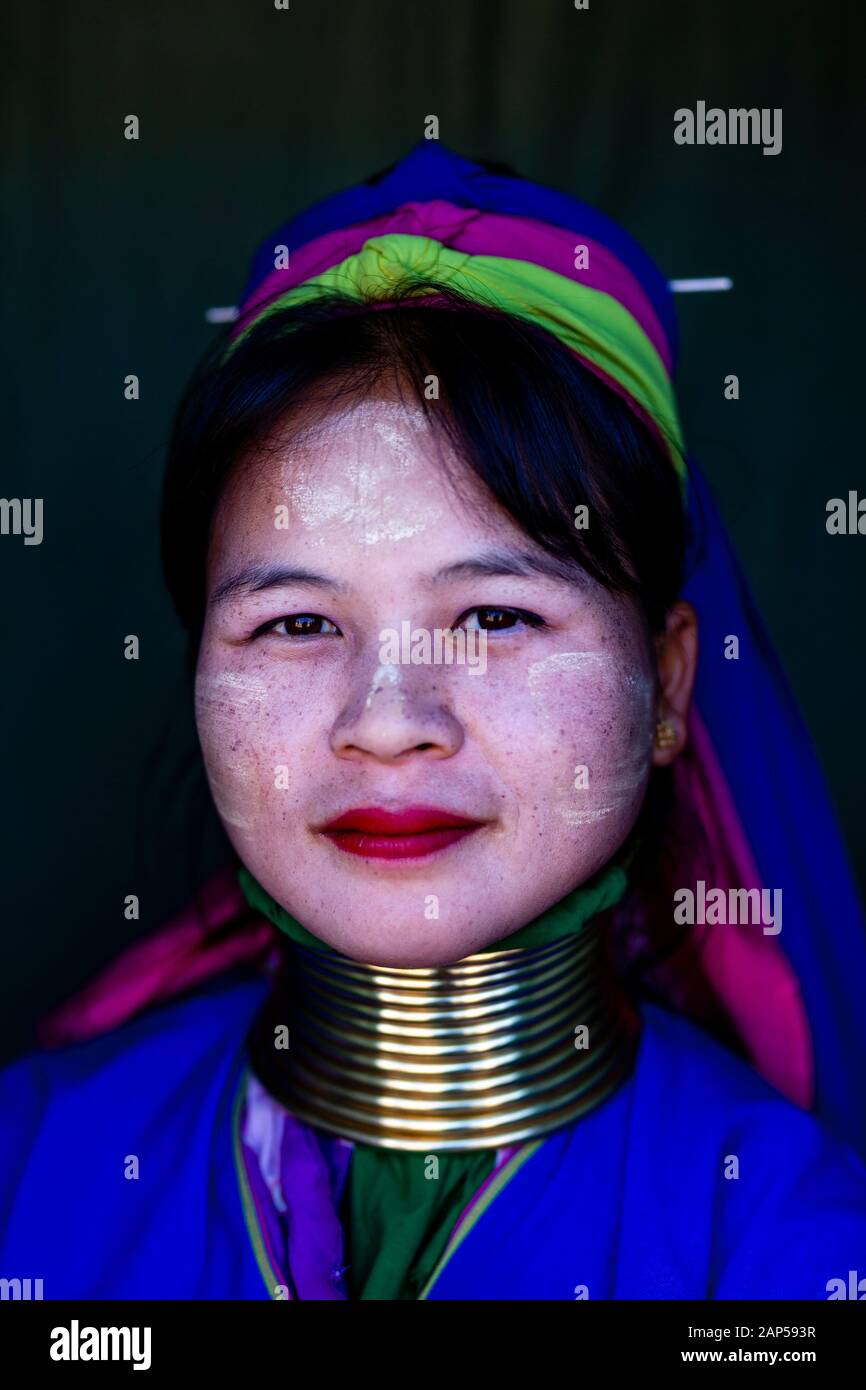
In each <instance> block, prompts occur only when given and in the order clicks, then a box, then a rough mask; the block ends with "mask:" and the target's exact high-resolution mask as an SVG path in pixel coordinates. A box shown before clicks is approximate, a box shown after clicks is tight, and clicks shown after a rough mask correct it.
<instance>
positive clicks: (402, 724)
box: [2, 143, 866, 1299]
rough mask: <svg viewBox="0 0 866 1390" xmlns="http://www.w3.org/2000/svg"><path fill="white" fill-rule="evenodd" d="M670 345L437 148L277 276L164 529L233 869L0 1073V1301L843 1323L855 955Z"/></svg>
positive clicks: (850, 912)
mask: <svg viewBox="0 0 866 1390" xmlns="http://www.w3.org/2000/svg"><path fill="white" fill-rule="evenodd" d="M675 354H676V330H675V323H674V319H673V314H672V309H671V299H670V295H669V293H668V289H667V286H666V284H665V282H664V281H663V279H662V278H661V276H660V275H659V273H658V271H657V270H656V269H655V268H654V267H653V266H652V264H651V263H650V262H649V261H648V260H647V258H646V257H645V255H644V254H643V252H642V251H641V250H640V249H639V248H638V247H637V246H636V245H635V244H634V243H633V242H632V241H631V240H630V239H629V238H628V237H627V236H626V235H625V234H624V233H623V232H622V231H621V230H620V229H619V228H617V227H615V226H614V225H613V224H611V223H609V222H608V221H607V219H605V218H602V217H600V215H599V214H597V213H595V212H593V211H592V210H591V209H588V208H586V207H584V206H583V205H582V204H579V203H576V202H575V201H574V200H572V199H569V198H566V197H565V196H564V195H559V194H555V193H552V192H551V191H549V190H546V189H542V188H539V187H537V186H536V185H533V184H531V183H528V182H526V181H524V180H521V179H518V178H516V177H514V176H513V175H511V174H508V173H502V172H501V171H497V170H495V169H493V168H492V167H490V166H480V165H475V164H472V163H471V162H469V161H466V160H463V159H460V158H458V157H457V156H454V155H452V154H450V153H449V152H448V151H446V150H444V149H442V147H441V146H439V145H437V144H435V143H422V144H421V145H420V146H419V147H418V148H417V149H416V150H414V151H413V152H412V153H411V154H410V155H409V156H408V158H407V159H405V160H403V161H402V162H401V163H400V164H398V165H397V166H395V167H394V168H393V169H391V170H389V171H386V172H385V174H384V175H380V176H379V177H378V178H374V179H372V180H370V181H368V182H367V183H366V184H363V185H361V186H360V187H359V188H356V189H352V190H349V191H348V192H346V193H344V194H341V195H338V196H337V197H336V198H332V199H329V200H326V202H324V203H322V204H319V205H317V206H316V207H315V208H313V209H311V210H309V211H308V212H306V213H305V214H302V215H301V216H300V217H298V218H296V219H295V220H294V221H293V222H292V223H290V224H289V225H288V227H286V228H283V229H281V230H280V232H278V233H277V234H276V235H275V236H274V237H273V238H271V239H269V241H268V242H267V243H266V245H265V247H264V248H263V250H262V252H261V253H260V255H259V257H258V258H257V260H256V263H255V265H254V269H253V276H252V281H251V284H250V286H249V287H248V290H247V293H246V295H245V297H244V301H243V305H242V307H241V310H240V314H239V318H238V322H237V323H236V324H235V325H234V327H233V328H232V329H231V331H230V333H229V335H228V337H227V338H226V339H225V340H223V341H221V342H220V343H219V344H218V346H217V349H216V351H215V352H214V353H213V354H212V355H211V356H210V357H209V359H208V361H207V362H206V363H205V364H204V366H203V367H202V369H201V370H200V371H199V373H198V374H197V376H196V378H195V379H194V381H193V383H192V385H191V386H190V388H189V390H188V392H187V395H186V397H185V399H184V402H183V404H182V406H181V409H180V412H179V415H178V419H177V423H176V427H175V433H174V438H173V441H172V447H171V454H170V458H169V465H168V473H167V478H166V486H165V495H164V509H163V556H164V562H165V570H166V575H167V580H168V584H169V588H170V590H171V593H172V596H173V599H174V602H175V605H176V607H177V610H178V613H179V616H180V618H181V620H182V622H183V624H184V625H185V627H186V629H187V631H188V632H189V634H190V639H191V653H192V657H193V662H194V666H195V695H196V715H197V723H198V730H199V736H200V741H201V746H202V752H203V756H204V762H205V766H206V770H207V774H208V779H209V783H210V787H211V791H212V794H213V798H214V802H215V805H216V807H217V810H218V812H219V815H220V817H221V819H222V822H223V825H224V826H225V829H226V831H227V834H228V836H229V839H230V840H231V842H232V845H233V847H234V849H235V851H236V854H237V865H236V870H237V874H235V869H232V870H231V872H230V873H228V874H226V875H222V876H221V877H220V878H219V879H218V880H217V881H216V882H215V883H213V884H211V885H209V886H208V888H207V890H206V892H205V893H204V895H203V899H202V902H201V904H199V905H198V907H197V908H196V909H195V910H194V911H193V912H191V913H190V914H189V916H188V917H186V918H184V919H183V920H182V921H180V922H178V923H175V924H173V925H172V926H171V927H170V928H169V929H167V930H166V931H164V932H163V933H161V934H159V935H158V936H157V937H156V938H155V939H154V940H151V941H150V942H147V943H145V944H143V945H141V946H139V947H137V948H135V949H134V950H133V951H131V952H129V953H128V954H127V956H126V957H124V958H123V959H122V960H121V961H120V962H118V963H117V964H116V965H115V966H114V967H112V968H111V969H110V970H109V971H108V972H107V973H106V974H105V976H104V977H103V978H102V980H101V981H99V982H97V984H96V985H95V986H94V987H93V988H92V989H91V990H90V991H88V992H86V993H85V995H84V996H82V997H81V998H80V999H79V1000H76V1001H73V1003H72V1004H71V1005H70V1006H68V1007H67V1008H66V1009H65V1010H62V1011H61V1012H60V1014H59V1015H57V1016H56V1017H55V1018H54V1019H53V1020H50V1021H49V1023H48V1024H47V1026H46V1028H45V1030H44V1039H45V1042H46V1044H47V1046H48V1047H50V1048H51V1049H52V1050H45V1051H43V1052H42V1053H40V1054H35V1055H33V1056H31V1057H28V1058H25V1059H24V1060H23V1061H21V1062H19V1063H17V1064H15V1065H13V1066H12V1067H10V1068H9V1069H8V1070H7V1072H6V1073H5V1074H4V1078H3V1099H4V1101H5V1111H4V1113H6V1114H7V1115H9V1114H14V1115H15V1116H16V1117H17V1123H16V1130H15V1134H14V1136H13V1139H12V1141H11V1142H8V1141H7V1144H6V1146H5V1147H6V1154H5V1158H6V1163H5V1165H4V1167H5V1175H4V1179H3V1188H2V1191H3V1203H4V1209H5V1211H6V1218H5V1221H4V1229H5V1236H4V1244H3V1256H2V1261H3V1270H2V1272H3V1273H4V1274H6V1275H7V1276H8V1275H11V1274H13V1273H14V1272H15V1270H18V1269H20V1270H21V1271H22V1272H26V1271H28V1270H30V1271H34V1272H36V1271H38V1272H39V1274H40V1277H43V1279H44V1288H45V1296H46V1297H62V1296H77V1297H78V1296H91V1297H121V1298H131V1297H139V1296H143V1297H170V1298H262V1297H267V1298H285V1299H298V1298H299V1299H316V1298H324V1299H345V1298H350V1299H359V1298H360V1299H415V1298H457V1299H474V1298H495V1299H499V1298H502V1299H505V1298H544V1299H548V1298H549V1299H563V1298H565V1299H571V1298H616V1299H622V1298H648V1299H660V1298H663V1299H678V1298H705V1299H727V1298H737V1297H745V1298H761V1299H766V1298H773V1297H781V1298H799V1297H804V1298H811V1299H820V1298H827V1297H836V1296H857V1295H856V1293H855V1294H853V1295H851V1294H850V1293H842V1294H840V1293H839V1292H838V1290H839V1288H841V1287H842V1285H843V1284H844V1287H845V1288H846V1289H848V1288H849V1287H850V1280H849V1272H850V1271H851V1270H855V1271H856V1270H858V1269H859V1268H862V1265H863V1261H864V1255H866V1171H864V1168H863V1166H862V1162H861V1159H860V1158H859V1157H858V1156H856V1154H855V1149H856V1148H857V1147H860V1148H861V1151H862V1148H863V1147H866V1143H864V1134H863V1131H862V1128H861V1127H860V1126H861V1124H862V1111H863V1107H862V1106H857V1104H856V1097H857V1091H858V1085H859V1086H860V1087H862V1082H860V1083H858V1081H857V1080H856V1074H857V1071H858V1068H859V1064H860V1057H861V1055H862V1052H861V1049H862V1043H863V1024H862V1022H861V1021H860V1011H859V1009H858V1007H857V1004H858V997H859V992H860V987H861V986H862V984H863V981H864V979H866V969H864V948H863V938H862V930H861V923H860V919H859V916H858V913H857V909H856V906H855V902H854V896H853V891H852V889H851V885H850V879H849V877H848V873H847V869H846V867H845V864H844V859H843V856H842V852H841V848H840V845H839V839H838V835H837V833H836V831H835V828H834V826H833V822H832V817H831V815H830V813H829V810H828V808H827V805H826V798H825V794H824V791H823V787H822V785H821V782H820V778H819V775H818V773H817V771H816V770H815V768H814V764H813V761H812V760H811V755H810V754H809V752H808V747H807V745H806V744H805V742H804V735H803V733H802V730H801V728H800V726H799V723H798V721H797V716H796V714H795V712H794V711H793V709H792V707H791V704H790V700H789V697H788V695H787V692H786V690H785V687H784V684H783V681H782V678H781V676H780V674H779V672H778V670H777V668H776V667H775V665H774V661H773V658H772V654H771V653H770V651H769V648H768V646H767V645H766V639H765V638H764V637H763V634H762V632H761V629H760V626H759V623H758V621H757V619H756V617H755V615H754V613H753V611H752V610H751V608H750V601H749V599H748V595H747V594H746V592H745V590H744V587H743V586H742V583H741V580H740V578H739V575H738V572H737V570H736V565H735V562H734V560H733V558H732V556H731V553H730V551H729V550H728V549H727V547H726V544H725V540H724V533H723V530H722V528H721V523H720V522H719V520H718V518H717V516H716V514H715V512H714V509H713V506H712V502H711V500H710V498H709V495H708V493H707V490H706V487H705V484H704V483H703V481H702V479H701V478H700V475H699V473H698V472H697V470H696V469H695V467H694V465H691V466H687V465H686V461H685V455H684V450H683V444H682V439H681V435H680V429H679V424H678V419H677V411H676V405H675V400H674V396H673V391H672V387H671V372H672V369H673V364H674V359H675ZM689 600H691V601H689ZM699 620H700V622H701V624H702V627H703V637H702V654H701V658H700V662H699V659H698V636H697V634H698V621H699ZM732 638H736V642H735V643H732V641H731V639H732ZM695 691H696V694H697V702H695V700H694V699H693V694H694V693H695ZM792 760H793V762H792ZM795 775H796V777H797V779H798V782H797V786H798V788H799V792H798V795H799V798H800V800H799V803H798V804H799V805H800V806H802V805H803V804H807V805H808V807H809V814H808V816H802V817H801V818H800V819H796V818H794V816H793V814H792V801H791V797H790V795H789V783H788V780H787V779H789V778H792V777H794V776H795ZM804 799H805V800H804ZM819 875H820V878H819ZM816 890H817V891H816ZM241 894H242V897H241ZM783 902H784V915H783V913H782V903H783ZM713 1035H714V1036H713ZM60 1044H65V1046H62V1047H61V1046H60ZM814 1109H818V1110H819V1111H820V1116H821V1119H820V1120H819V1119H817V1118H816V1117H815V1116H814V1115H813V1114H810V1113H809V1111H810V1110H814ZM858 1111H859V1114H858ZM832 1131H835V1133H833V1132H832ZM58 1150H61V1151H62V1159H61V1160H58ZM49 1181H50V1183H51V1185H52V1190H53V1192H54V1194H55V1201H54V1203H53V1204H52V1210H53V1211H56V1210H58V1207H59V1208H60V1209H62V1211H63V1213H64V1219H63V1221H62V1222H59V1221H56V1220H54V1219H53V1217H49V1216H48V1214H47V1213H46V1211H45V1207H44V1193H45V1190H46V1185H47V1183H48V1182H49ZM864 1272H866V1271H864ZM855 1282H856V1281H855Z"/></svg>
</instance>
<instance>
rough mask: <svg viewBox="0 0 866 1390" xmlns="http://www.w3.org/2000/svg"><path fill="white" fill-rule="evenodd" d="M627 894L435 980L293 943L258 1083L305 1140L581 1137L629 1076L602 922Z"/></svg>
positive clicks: (590, 888)
mask: <svg viewBox="0 0 866 1390" xmlns="http://www.w3.org/2000/svg"><path fill="white" fill-rule="evenodd" d="M602 872H603V874H605V872H606V871H602ZM616 872H617V873H618V874H620V875H621V873H622V871H621V870H617V871H616ZM247 879H248V882H246V883H244V890H245V892H247V896H248V897H251V896H252V895H251V893H250V892H249V891H248V890H249V887H250V882H251V883H252V884H253V885H254V887H255V889H256V890H257V893H256V895H255V896H256V902H255V905H256V906H257V907H259V909H260V910H261V909H262V907H263V906H264V903H263V901H262V899H263V897H264V898H267V895H265V894H264V893H263V890H262V889H261V888H260V887H259V885H257V884H255V881H254V880H251V881H250V880H249V877H248V876H247ZM242 881H243V875H242ZM623 889H624V881H622V882H620V881H619V879H617V880H616V882H615V883H614V881H613V880H612V879H611V876H610V873H607V877H606V878H605V879H604V882H603V883H600V880H599V876H597V877H596V880H594V881H593V882H592V884H591V885H584V886H583V887H582V888H579V889H577V890H575V893H573V894H569V895H568V897H567V898H565V899H563V901H562V902H561V903H559V904H556V905H555V907H554V908H552V909H550V910H549V913H545V914H542V916H541V917H540V918H537V919H536V920H535V921H534V922H533V923H531V924H528V926H527V927H525V928H522V929H521V931H520V932H519V933H515V934H514V936H512V937H509V938H507V942H508V943H510V942H511V941H514V940H517V939H518V938H519V939H520V940H521V941H531V942H532V943H533V944H530V945H516V946H511V945H508V944H506V946H505V948H502V947H501V944H500V947H499V948H498V949H497V948H496V947H493V948H488V949H486V950H484V951H481V952H479V953H478V954H476V955H471V956H467V957H465V958H464V959H463V960H459V961H457V962H455V963H454V964H451V965H442V966H434V967H429V968H417V967H416V968H399V967H392V966H379V965H367V964H364V963H362V962H358V961H354V960H350V959H349V958H348V957H346V956H343V955H341V954H339V953H338V952H336V951H332V950H327V949H326V950H322V949H314V948H311V947H310V946H309V945H307V944H303V943H302V941H301V940H300V939H296V935H297V934H296V933H294V932H293V933H292V934H291V936H290V937H289V939H288V940H287V942H286V950H285V953H284V958H283V966H282V969H281V970H280V972H279V973H278V976H277V978H276V981H275V988H274V990H273V992H272V995H271V997H270V999H269V1000H268V1002H267V1004H266V1006H265V1007H264V1009H263V1010H262V1012H261V1013H260V1014H259V1016H258V1018H257V1019H256V1022H255V1024H254V1026H253V1029H252V1031H251V1033H250V1036H249V1039H248V1043H249V1054H250V1061H251V1064H252V1067H253V1070H254V1071H255V1072H256V1074H257V1075H258V1077H259V1079H260V1080H261V1081H262V1083H263V1084H264V1085H265V1086H266V1087H267V1088H268V1089H269V1090H270V1091H271V1092H272V1094H274V1095H275V1096H276V1097H277V1099H279V1100H280V1101H281V1102H282V1103H283V1104H284V1105H285V1106H286V1108H287V1109H289V1110H290V1111H291V1112H292V1113H293V1114H295V1115H297V1116H298V1117H299V1118H300V1119H302V1120H304V1121H305V1122H307V1123H308V1124H311V1125H313V1126H315V1127H316V1128H319V1129H323V1130H326V1131H328V1132H330V1133H333V1134H339V1135H342V1136H343V1137H345V1138H348V1139H353V1140H355V1141H357V1142H360V1143H364V1144H370V1145H374V1146H379V1147H382V1148H395V1149H407V1150H423V1151H427V1150H429V1149H434V1150H440V1151H441V1150H467V1149H478V1148H493V1147H497V1148H498V1147H500V1146H505V1145H510V1144H515V1143H521V1142H524V1141H526V1140H529V1139H532V1138H535V1137H538V1136H540V1135H543V1134H547V1133H549V1132H550V1131H552V1130H554V1129H557V1128H559V1127H560V1126H562V1125H565V1124H568V1123H570V1122H573V1121H574V1120H576V1119H578V1118H579V1117H580V1116H581V1115H583V1114H586V1113H587V1112H588V1111H590V1110H592V1109H594V1108H595V1107H596V1106H597V1105H599V1104H601V1102H602V1101H604V1100H605V1099H606V1098H607V1097H608V1096H609V1095H611V1094H612V1092H613V1091H614V1090H615V1089H616V1088H617V1087H618V1086H619V1084H620V1083H621V1082H622V1080H624V1078H625V1076H626V1075H627V1074H628V1071H629V1070H630V1069H631V1066H632V1063H633V1060H634V1051H635V1045H636V1041H637V1031H638V1022H637V1018H636V1015H635V1013H634V1011H633V1009H632V1008H631V1006H630V1005H629V1003H628V1001H627V999H626V997H625V995H624V994H623V992H622V990H621V989H620V988H619V987H618V985H617V983H616V980H615V978H614V976H613V974H612V972H611V971H610V969H609V966H608V963H607V959H606V953H605V951H604V940H603V928H602V918H601V916H600V915H599V912H598V910H597V905H598V903H599V902H601V903H602V904H603V905H604V906H605V907H607V906H611V905H612V902H611V901H609V900H610V899H611V898H613V899H614V900H616V899H617V898H618V897H621V896H622V891H623ZM269 901H272V900H269ZM274 908H275V909H276V913H277V914H280V917H281V921H280V922H279V924H280V925H282V927H283V930H286V926H285V919H286V917H287V914H285V913H284V912H283V910H282V909H281V908H279V906H278V905H277V904H274ZM593 909H594V910H595V915H589V914H590V911H591V910H593ZM267 915H268V916H271V917H272V920H277V918H276V915H274V914H272V913H271V912H268V914H267ZM289 920H291V921H294V919H289ZM569 920H570V923H571V930H570V931H568V932H567V933H566V934H563V924H564V922H568V921H569ZM545 938H546V939H545Z"/></svg>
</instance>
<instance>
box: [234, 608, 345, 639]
mask: <svg viewBox="0 0 866 1390" xmlns="http://www.w3.org/2000/svg"><path fill="white" fill-rule="evenodd" d="M268 633H273V634H274V636H275V637H322V636H328V637H329V636H330V635H331V634H332V633H339V628H338V627H337V626H336V624H335V623H332V622H330V621H329V619H328V618H323V617H322V616H321V614H319V613H291V614H289V615H288V616H287V617H284V618H276V619H274V621H273V622H270V623H265V624H264V625H263V626H262V627H260V628H258V629H257V630H256V631H255V632H254V633H253V636H254V637H263V636H266V635H267V634H268Z"/></svg>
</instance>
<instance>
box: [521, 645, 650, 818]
mask: <svg viewBox="0 0 866 1390" xmlns="http://www.w3.org/2000/svg"><path fill="white" fill-rule="evenodd" d="M654 693H655V681H654V677H653V676H652V675H651V674H650V673H649V672H648V670H647V669H645V666H644V664H642V663H641V662H640V661H634V662H630V661H629V660H628V659H623V658H621V657H619V656H614V655H612V654H608V653H606V652H597V651H593V652H580V651H576V652H560V653H557V654H556V655H554V656H551V657H547V658H545V659H544V660H542V661H538V662H534V663H532V664H531V665H530V666H529V667H528V669H527V671H526V673H525V676H524V681H523V688H522V691H521V692H520V697H519V699H518V692H517V691H515V706H518V705H519V709H520V714H519V716H516V718H517V720H518V722H519V724H520V725H521V728H520V729H519V730H515V732H516V733H519V735H520V736H519V737H517V738H516V739H515V740H514V743H515V753H514V755H513V756H512V757H510V758H509V768H510V778H511V780H512V784H513V786H514V790H515V792H516V793H517V795H518V796H519V797H520V800H521V804H522V806H523V807H524V809H528V808H529V807H530V806H531V807H532V812H533V819H534V821H535V823H536V825H537V826H539V827H541V826H542V825H543V827H544V832H545V834H548V835H551V834H559V835H562V834H563V832H565V839H566V840H568V841H572V842H573V838H574V837H573V834H570V833H569V832H571V831H573V830H579V831H580V832H581V836H582V837H583V838H584V839H586V838H587V837H589V838H590V839H598V840H599V843H601V842H602V841H607V840H609V839H611V838H617V837H621V836H622V835H623V834H624V833H626V832H627V830H628V829H629V828H630V827H631V824H632V823H633V821H634V818H635V816H636V815H637V811H638V809H639V808H640V804H641V801H642V799H643V794H644V791H645V789H646V784H647V780H648V778H649V773H650V767H651V757H652V730H653V720H654V713H653V711H654Z"/></svg>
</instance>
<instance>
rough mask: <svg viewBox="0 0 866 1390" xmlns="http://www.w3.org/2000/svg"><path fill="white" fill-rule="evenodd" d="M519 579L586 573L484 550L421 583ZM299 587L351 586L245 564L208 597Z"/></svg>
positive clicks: (520, 553)
mask: <svg viewBox="0 0 866 1390" xmlns="http://www.w3.org/2000/svg"><path fill="white" fill-rule="evenodd" d="M503 576H505V577H507V576H511V577H517V578H522V579H527V578H534V577H540V578H545V579H555V580H558V581H559V582H560V583H563V582H564V583H568V584H580V583H581V582H584V581H585V580H586V571H585V570H583V569H582V568H581V566H580V565H579V564H578V562H577V561H574V560H569V559H568V558H567V557H565V556H563V557H562V558H560V557H558V556H556V555H553V554H550V553H547V552H544V551H540V552H538V553H537V554H536V553H533V552H532V551H528V550H512V549H510V548H509V549H505V550H486V551H484V552H483V553H482V554H480V555H473V556H472V557H471V558H469V559H466V560H456V561H455V562H454V563H453V564H450V565H444V566H443V567H442V568H441V569H438V570H436V571H434V572H433V573H432V574H427V575H423V576H422V577H421V583H422V584H424V585H426V586H428V587H433V586H435V585H439V584H447V583H449V582H450V581H453V580H455V579H492V578H501V577H503ZM293 586H295V587H297V586H303V587H307V588H312V589H327V590H329V591H330V592H331V593H339V594H348V593H351V590H352V586H351V584H346V583H345V582H343V581H342V580H339V579H335V578H334V577H333V576H332V575H327V574H317V573H316V572H315V571H314V570H308V569H305V568H303V567H299V566H295V565H293V566H285V565H264V564H253V565H245V566H244V567H243V569H240V570H237V571H236V572H235V573H234V574H232V575H229V577H228V578H227V579H224V580H223V581H222V582H221V583H220V584H218V585H217V586H216V588H215V589H214V591H213V593H212V594H211V597H210V601H211V603H213V604H218V603H224V602H225V601H226V600H227V599H229V598H235V597H237V596H239V595H245V594H257V593H262V592H263V591H264V590H266V589H288V588H291V587H293Z"/></svg>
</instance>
